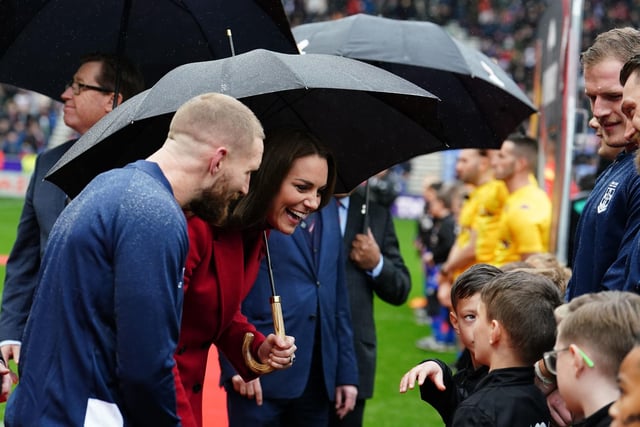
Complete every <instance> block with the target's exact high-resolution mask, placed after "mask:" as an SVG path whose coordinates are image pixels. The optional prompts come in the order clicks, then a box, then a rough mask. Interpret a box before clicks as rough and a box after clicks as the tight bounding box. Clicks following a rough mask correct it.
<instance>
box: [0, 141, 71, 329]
mask: <svg viewBox="0 0 640 427" xmlns="http://www.w3.org/2000/svg"><path fill="white" fill-rule="evenodd" d="M75 141H76V140H71V141H68V142H66V143H64V144H62V145H59V146H57V147H55V148H52V149H51V150H49V151H46V152H44V153H42V154H41V155H39V156H38V158H37V160H36V165H35V170H34V172H33V175H32V176H31V180H30V181H29V187H28V188H27V194H26V195H25V200H24V206H23V208H22V214H21V216H20V222H19V223H18V233H17V236H16V241H15V243H14V244H13V249H12V250H11V253H10V254H9V260H8V261H7V270H6V276H5V281H4V291H3V293H2V311H1V312H0V341H4V340H17V341H20V340H22V332H23V330H24V326H25V324H26V322H27V317H28V316H29V311H30V310H31V303H32V301H33V292H34V290H35V289H36V285H37V283H38V272H39V270H40V260H41V258H42V254H43V253H44V248H45V246H46V244H47V240H48V239H49V233H50V232H51V228H52V227H53V224H54V223H55V222H56V219H58V216H59V215H60V213H61V212H62V210H63V209H64V207H65V205H66V200H67V195H66V194H65V193H64V192H63V191H62V190H61V189H60V188H59V187H57V186H56V185H54V184H52V183H51V182H49V181H45V180H44V177H45V175H46V174H47V172H49V169H51V168H52V167H53V165H55V164H56V162H57V161H58V160H59V159H60V157H62V155H63V154H64V153H65V152H66V151H67V150H68V149H69V148H70V147H71V146H72V145H73V143H74V142H75Z"/></svg>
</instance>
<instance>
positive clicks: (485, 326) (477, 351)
mask: <svg viewBox="0 0 640 427" xmlns="http://www.w3.org/2000/svg"><path fill="white" fill-rule="evenodd" d="M477 307H478V309H477V310H478V316H477V318H476V321H475V322H473V326H472V328H471V329H472V334H471V335H472V340H473V349H474V356H475V358H476V361H477V362H478V363H480V364H481V365H486V366H489V364H490V357H489V355H490V354H491V343H490V341H491V320H489V318H488V317H487V307H486V306H485V304H484V303H483V302H482V300H480V299H479V300H478V305H477Z"/></svg>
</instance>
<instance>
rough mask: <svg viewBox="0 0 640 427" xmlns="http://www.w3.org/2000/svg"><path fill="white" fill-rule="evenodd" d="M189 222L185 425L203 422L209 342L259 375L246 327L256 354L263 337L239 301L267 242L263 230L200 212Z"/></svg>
mask: <svg viewBox="0 0 640 427" xmlns="http://www.w3.org/2000/svg"><path fill="white" fill-rule="evenodd" d="M187 224H188V231H189V245H190V246H189V254H188V255H187V262H186V267H185V272H184V305H183V310H182V325H181V328H180V339H179V341H178V348H177V351H176V354H175V356H174V358H175V361H176V368H177V370H174V375H175V378H176V394H177V402H178V415H180V417H181V419H182V425H183V426H201V425H202V385H203V384H204V374H205V368H206V366H207V355H208V353H209V346H210V345H211V344H215V345H216V346H217V347H218V350H219V351H220V352H222V353H224V355H225V356H226V357H227V358H228V359H229V360H230V361H231V363H232V364H233V365H234V367H235V368H236V370H237V371H238V373H239V374H240V375H242V377H243V378H245V379H246V380H251V379H253V378H256V375H255V374H254V373H253V372H252V371H250V370H249V369H248V368H247V366H246V364H245V362H244V359H243V356H242V341H243V338H244V335H245V332H253V333H254V335H255V339H254V342H253V345H252V351H253V354H254V357H255V358H256V359H257V349H258V347H259V346H260V344H262V342H263V341H264V339H265V338H264V335H262V334H261V333H259V332H257V331H256V328H255V327H254V326H253V325H252V324H250V323H249V322H248V321H247V318H246V317H245V316H244V315H243V314H242V313H241V312H240V305H241V303H242V300H244V298H245V297H246V296H247V294H248V293H249V291H250V290H251V287H252V286H253V283H254V282H255V279H256V277H257V274H258V270H259V268H260V261H261V259H262V255H263V253H264V243H263V240H262V232H261V231H259V232H258V231H254V232H244V233H241V232H238V231H229V230H221V229H218V228H213V227H211V226H209V225H208V224H207V223H205V222H204V221H203V220H201V219H199V218H197V217H190V218H188V219H187ZM265 304H269V301H265Z"/></svg>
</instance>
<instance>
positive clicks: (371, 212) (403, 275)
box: [330, 189, 411, 427]
mask: <svg viewBox="0 0 640 427" xmlns="http://www.w3.org/2000/svg"><path fill="white" fill-rule="evenodd" d="M340 196H342V197H340ZM340 196H337V200H338V204H339V215H340V217H341V231H342V234H343V240H344V245H345V250H346V253H347V254H348V258H349V259H348V260H347V262H346V267H345V272H346V277H347V288H348V290H349V301H350V303H351V317H352V319H353V338H354V345H355V349H356V357H357V360H358V372H359V377H360V379H359V383H360V387H359V388H358V399H357V400H356V406H355V408H354V410H353V411H351V412H349V413H348V414H347V415H346V416H345V417H343V418H342V419H340V418H339V417H337V416H334V415H332V416H331V420H330V425H331V426H350V427H351V426H353V427H355V426H362V420H363V416H364V407H365V402H366V399H369V398H371V397H373V385H374V380H375V370H376V352H377V341H376V328H375V322H374V319H373V296H374V294H375V295H377V296H378V297H379V298H380V299H382V300H383V301H385V302H387V303H389V304H393V305H401V304H403V303H404V302H405V301H406V300H407V296H408V295H409V291H410V290H411V277H410V276H409V270H408V269H407V267H406V266H405V264H404V260H403V259H402V256H401V255H400V248H399V246H398V238H397V237H396V231H395V228H394V225H393V218H392V216H391V212H390V210H389V208H387V207H384V206H382V205H380V204H378V203H376V202H371V201H370V202H369V203H368V206H366V202H365V197H364V195H363V194H362V192H361V189H358V190H356V191H354V192H353V193H352V194H351V196H344V195H340ZM365 218H366V220H365ZM365 222H366V223H368V227H367V229H366V230H365V229H364V227H365ZM331 413H332V414H334V412H333V411H332V412H331Z"/></svg>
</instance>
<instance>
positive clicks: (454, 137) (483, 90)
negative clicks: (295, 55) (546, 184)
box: [292, 14, 536, 148]
mask: <svg viewBox="0 0 640 427" xmlns="http://www.w3.org/2000/svg"><path fill="white" fill-rule="evenodd" d="M292 32H293V35H294V37H295V38H296V40H297V41H298V46H299V47H300V48H301V50H302V51H303V52H308V53H324V54H331V55H340V56H345V57H348V58H354V59H359V60H363V61H366V62H369V63H371V64H374V65H376V66H379V67H381V68H384V69H386V70H388V71H391V72H393V73H395V74H397V75H399V76H401V77H404V78H405V79H407V80H410V81H412V82H414V83H416V84H417V85H419V86H421V87H423V88H425V89H427V90H428V91H429V92H431V93H433V94H434V95H436V96H438V97H439V98H440V99H441V100H442V102H441V103H440V105H439V106H438V119H439V121H440V123H441V125H442V129H443V131H442V135H443V138H444V140H445V142H446V143H447V144H449V145H451V146H457V147H469V148H491V147H493V148H499V147H500V145H501V144H502V141H503V140H504V139H505V138H506V137H507V135H508V134H509V133H511V132H513V131H514V130H515V129H516V128H517V126H518V125H519V124H520V123H521V122H522V121H523V120H524V119H526V118H527V117H529V116H530V115H531V114H532V113H534V112H535V111H536V110H535V107H534V106H533V104H532V103H531V101H530V100H529V99H528V98H527V96H526V95H525V94H524V93H523V92H522V90H521V89H520V88H519V87H518V86H517V85H516V84H515V82H514V81H513V80H512V79H511V78H510V77H509V76H508V75H507V74H506V73H505V72H504V71H503V70H502V69H501V68H500V67H499V66H498V65H497V64H495V63H494V62H493V61H492V60H491V59H489V58H488V57H487V56H485V55H484V54H483V53H481V52H480V51H478V50H476V49H473V48H471V47H469V46H466V45H464V44H463V43H461V42H459V41H458V40H455V39H454V38H452V37H451V36H450V35H449V34H448V33H447V32H446V31H445V30H444V29H443V28H442V27H440V26H439V25H436V24H433V23H431V22H424V21H400V20H395V19H389V18H381V17H376V16H370V15H362V14H360V15H353V16H350V17H347V18H342V19H337V20H334V21H325V22H319V23H312V24H304V25H300V26H298V27H295V28H293V30H292Z"/></svg>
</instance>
